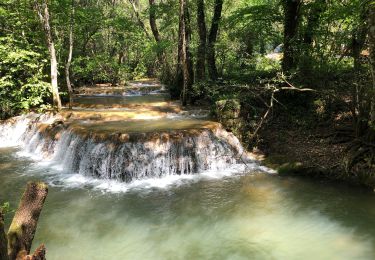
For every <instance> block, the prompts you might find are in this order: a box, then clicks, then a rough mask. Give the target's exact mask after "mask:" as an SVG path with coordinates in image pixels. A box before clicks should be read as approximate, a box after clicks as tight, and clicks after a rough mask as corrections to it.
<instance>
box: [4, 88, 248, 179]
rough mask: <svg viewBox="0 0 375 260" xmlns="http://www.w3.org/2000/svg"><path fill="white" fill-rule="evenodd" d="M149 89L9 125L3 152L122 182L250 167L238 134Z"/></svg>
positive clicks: (85, 101) (88, 97) (93, 95)
mask: <svg viewBox="0 0 375 260" xmlns="http://www.w3.org/2000/svg"><path fill="white" fill-rule="evenodd" d="M147 84H148V83H147V82H146V83H144V82H136V83H134V84H133V85H131V86H129V87H126V88H124V89H123V90H122V91H120V90H119V89H118V88H116V89H113V92H110V90H108V89H107V92H106V93H105V94H103V93H97V92H95V91H101V88H98V89H89V90H86V92H89V94H87V93H80V94H79V95H77V96H76V98H75V105H74V109H73V110H63V111H62V112H60V113H58V114H56V115H53V114H52V113H51V114H44V115H37V114H29V115H25V116H20V117H17V118H13V119H11V120H8V121H6V122H4V123H3V124H1V126H0V131H1V132H0V142H1V146H9V145H20V146H21V147H22V148H23V149H24V151H25V152H27V153H28V154H31V155H33V156H35V157H37V158H40V159H42V160H48V161H52V162H55V163H58V164H60V166H61V167H62V168H63V169H64V170H65V171H67V172H71V173H79V174H82V175H85V176H91V177H95V178H100V179H114V180H119V181H123V182H131V181H134V180H140V179H145V178H159V177H163V176H168V175H188V174H197V173H200V172H203V171H207V170H215V171H217V170H223V169H225V168H228V167H230V166H231V165H233V164H237V163H243V162H246V161H247V162H248V161H250V160H251V158H249V156H248V155H247V153H246V151H244V149H243V148H242V146H241V144H240V142H239V141H238V139H237V138H236V137H235V136H234V135H233V134H231V133H229V132H227V131H225V130H224V129H223V128H222V127H221V125H220V124H219V123H216V122H213V121H210V120H208V118H202V117H203V116H202V114H204V112H203V111H198V110H194V111H183V110H182V108H181V107H180V106H179V105H178V104H177V103H173V102H171V101H169V99H168V98H167V95H166V93H165V91H164V89H163V87H162V86H161V85H156V84H149V85H147ZM81 91H85V90H81ZM99 94H101V95H99Z"/></svg>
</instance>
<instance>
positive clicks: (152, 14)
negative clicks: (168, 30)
mask: <svg viewBox="0 0 375 260" xmlns="http://www.w3.org/2000/svg"><path fill="white" fill-rule="evenodd" d="M149 4H150V27H151V31H152V34H153V35H154V38H155V41H156V42H157V43H159V42H160V34H159V30H158V26H157V25H156V13H155V0H149Z"/></svg>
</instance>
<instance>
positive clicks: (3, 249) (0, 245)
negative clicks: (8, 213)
mask: <svg viewBox="0 0 375 260" xmlns="http://www.w3.org/2000/svg"><path fill="white" fill-rule="evenodd" d="M7 246H8V239H7V236H6V235H5V226H4V215H3V212H1V209H0V260H8V253H7V252H8V249H7Z"/></svg>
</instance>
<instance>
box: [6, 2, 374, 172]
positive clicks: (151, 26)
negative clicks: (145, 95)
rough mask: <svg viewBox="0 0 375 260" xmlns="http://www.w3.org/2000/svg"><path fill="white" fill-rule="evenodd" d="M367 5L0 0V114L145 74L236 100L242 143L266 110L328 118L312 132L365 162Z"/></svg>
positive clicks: (180, 90)
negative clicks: (339, 144)
mask: <svg viewBox="0 0 375 260" xmlns="http://www.w3.org/2000/svg"><path fill="white" fill-rule="evenodd" d="M373 9H374V8H373V3H372V2H371V1H363V0H354V1H352V0H351V1H347V0H337V1H336V0H335V1H326V0H311V1H310V0H309V1H307V0H306V1H302V0H251V1H250V0H248V1H245V0H244V1H240V0H238V1H223V0H215V1H214V0H207V1H203V0H196V1H173V0H164V1H151V0H150V1H139V0H128V1H116V0H112V1H78V0H72V1H65V0H64V1H37V0H35V1H27V0H23V1H21V0H20V1H15V0H4V1H2V3H1V5H0V13H1V18H0V19H1V20H0V24H1V26H0V36H1V38H0V41H1V45H0V48H1V49H0V50H1V51H0V60H1V63H0V66H1V67H0V73H1V74H0V79H1V80H0V89H1V91H0V95H1V101H0V110H1V117H2V118H3V119H6V118H9V117H11V116H14V115H17V114H19V113H22V112H24V111H28V110H37V111H43V110H49V109H52V108H55V109H57V110H59V109H61V106H62V104H63V105H65V104H67V106H68V104H69V103H71V102H72V96H73V94H74V91H75V88H76V87H79V86H84V85H93V84H98V83H111V84H112V85H123V84H126V82H127V81H129V80H132V79H140V78H146V77H154V78H158V79H160V81H161V82H162V83H164V84H166V85H167V86H168V88H169V90H170V93H171V96H172V98H174V99H179V100H181V102H182V104H183V105H188V104H191V105H195V104H198V105H199V104H204V105H208V106H212V105H213V106H214V104H215V102H217V101H219V100H225V99H227V100H233V99H235V100H237V101H238V102H239V103H241V104H242V108H241V116H240V117H241V119H242V120H237V121H233V120H232V121H231V122H229V123H228V122H227V125H228V128H230V129H231V130H232V131H234V132H235V133H237V135H239V136H241V137H242V140H243V141H244V143H246V144H248V145H249V146H251V147H254V146H257V145H258V146H262V145H261V143H262V140H263V139H264V138H262V135H261V133H262V129H263V128H265V125H267V122H271V123H272V122H275V121H280V122H283V123H284V124H286V126H282V125H280V124H277V123H276V127H279V128H283V127H284V128H285V127H286V128H289V127H292V128H296V129H301V128H303V129H311V128H315V129H316V128H317V127H319V126H322V125H329V126H330V127H328V128H327V127H326V128H324V129H322V130H321V131H320V132H323V133H321V135H322V136H323V135H326V136H327V137H328V135H330V138H331V139H332V138H333V140H329V142H331V143H332V142H333V143H335V144H337V143H345V148H343V149H344V150H345V152H343V153H345V156H344V157H345V158H344V159H343V161H344V162H343V163H340V164H342V165H343V167H344V168H345V169H343V170H344V171H345V172H350V171H351V170H352V168H356V166H358V163H360V164H361V166H360V168H361V169H358V172H363V171H365V172H366V173H369V172H373V160H374V153H373V150H374V147H373V145H372V144H371V143H372V141H373V127H372V126H373V125H374V121H375V102H374V89H375V83H374V82H375V79H374V63H373V60H374V58H373V57H374V56H373V55H374V51H373V48H374V45H373V44H374V40H373V39H374V30H373V28H374V13H373V12H374V10H373ZM69 100H70V102H69ZM232 105H233V104H232ZM280 118H282V119H281V120H280ZM224 124H225V122H224ZM266 139H267V138H266ZM312 149H313V148H312ZM362 168H363V169H362ZM341 170H342V169H341V168H340V171H341Z"/></svg>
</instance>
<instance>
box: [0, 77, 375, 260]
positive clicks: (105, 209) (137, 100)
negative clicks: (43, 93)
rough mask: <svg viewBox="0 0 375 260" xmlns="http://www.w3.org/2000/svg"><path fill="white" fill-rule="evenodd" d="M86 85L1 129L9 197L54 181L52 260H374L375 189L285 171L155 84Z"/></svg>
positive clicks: (47, 214) (0, 176) (47, 235)
mask: <svg viewBox="0 0 375 260" xmlns="http://www.w3.org/2000/svg"><path fill="white" fill-rule="evenodd" d="M88 90H89V91H87V90H86V92H85V93H79V94H77V97H76V98H75V105H74V109H73V111H62V112H61V113H60V114H59V115H47V116H46V115H42V116H41V115H34V114H33V115H26V116H21V117H19V118H17V119H14V120H12V121H8V122H5V123H3V124H2V126H1V129H0V130H1V131H0V147H1V148H0V202H4V201H9V202H10V204H11V207H12V208H13V209H14V208H16V205H17V204H18V201H19V199H20V197H21V195H22V191H23V189H24V187H25V184H26V183H27V181H30V180H42V181H45V182H47V183H48V184H49V194H48V197H47V200H46V203H45V206H44V208H43V211H42V214H41V216H40V219H39V223H38V229H37V233H36V237H35V239H34V242H33V248H35V247H37V246H38V245H39V244H41V243H44V244H45V245H46V248H47V258H48V259H375V228H374V224H375V207H374V205H375V195H374V194H373V193H371V192H367V191H364V190H361V189H357V188H354V187H349V186H346V185H342V184H333V183H326V182H317V181H310V180H305V179H296V178H285V177H283V178H281V177H279V176H277V175H276V174H274V173H273V171H272V170H270V169H267V168H265V167H262V166H261V165H260V164H259V163H258V162H257V161H255V160H254V159H252V158H251V157H250V156H248V155H247V154H246V152H245V151H243V149H242V147H241V145H240V144H239V142H238V140H237V139H236V138H235V137H234V136H233V135H231V134H230V133H227V132H226V131H225V130H224V129H222V128H221V126H220V125H219V124H217V123H216V122H213V121H211V119H210V118H209V117H208V116H207V113H206V112H207V111H204V109H200V110H188V111H184V110H183V109H182V108H180V107H179V105H178V104H175V103H173V102H170V101H169V99H168V95H167V94H166V93H165V91H164V89H163V88H162V86H159V84H158V83H155V82H147V81H146V82H133V83H132V84H131V85H130V86H128V87H127V88H126V89H125V91H123V90H122V89H120V90H119V89H118V88H116V89H114V91H113V92H111V91H109V90H108V88H106V93H105V94H103V93H102V92H103V89H102V88H99V89H98V90H96V89H93V88H91V89H88ZM87 92H88V93H87ZM11 218H12V213H10V214H8V215H6V223H7V225H9V222H10V220H11Z"/></svg>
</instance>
